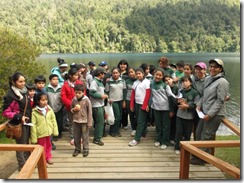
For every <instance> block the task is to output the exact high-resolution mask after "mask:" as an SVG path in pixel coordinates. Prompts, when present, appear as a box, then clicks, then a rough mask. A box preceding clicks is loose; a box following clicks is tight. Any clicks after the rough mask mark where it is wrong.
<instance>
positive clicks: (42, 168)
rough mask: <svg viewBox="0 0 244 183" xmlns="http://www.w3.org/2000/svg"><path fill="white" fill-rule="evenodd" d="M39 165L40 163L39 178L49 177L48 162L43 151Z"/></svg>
mask: <svg viewBox="0 0 244 183" xmlns="http://www.w3.org/2000/svg"><path fill="white" fill-rule="evenodd" d="M37 165H38V175H39V178H40V179H48V174H47V164H46V158H45V154H44V153H42V155H41V157H40V159H39V161H38V164H37Z"/></svg>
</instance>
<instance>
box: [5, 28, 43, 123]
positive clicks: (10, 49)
mask: <svg viewBox="0 0 244 183" xmlns="http://www.w3.org/2000/svg"><path fill="white" fill-rule="evenodd" d="M40 53H41V52H40V49H39V48H38V47H37V46H36V45H35V44H33V43H32V42H31V41H29V40H28V39H26V38H25V37H21V36H19V35H18V34H16V33H14V32H12V31H10V30H7V29H6V28H1V27H0V65H1V67H0V76H1V78H0V86H1V88H0V106H1V111H2V96H4V95H5V93H6V92H7V90H8V89H9V84H8V81H9V77H10V76H11V75H12V74H13V73H15V72H16V71H19V72H21V73H23V74H24V75H25V76H26V79H27V82H28V81H29V82H31V81H34V77H36V75H37V73H39V74H43V75H45V74H46V69H45V68H44V65H42V64H40V63H37V62H36V61H35V59H36V57H37V56H39V55H40ZM2 120H3V119H2V118H1V117H0V121H2Z"/></svg>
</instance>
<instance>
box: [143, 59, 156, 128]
mask: <svg viewBox="0 0 244 183" xmlns="http://www.w3.org/2000/svg"><path fill="white" fill-rule="evenodd" d="M140 67H141V68H142V69H143V71H144V73H145V78H147V79H148V80H149V81H150V83H151V82H152V81H153V75H152V74H151V73H150V68H149V65H148V64H146V63H143V64H141V66H140ZM153 118H154V117H153V112H152V110H151V108H150V107H149V113H148V116H147V126H151V125H152V126H154V125H155V124H154V119H153Z"/></svg>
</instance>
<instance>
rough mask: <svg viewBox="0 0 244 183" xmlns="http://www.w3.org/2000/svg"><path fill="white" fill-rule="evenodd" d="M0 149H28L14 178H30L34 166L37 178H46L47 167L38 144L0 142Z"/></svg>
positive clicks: (3, 127)
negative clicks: (27, 156)
mask: <svg viewBox="0 0 244 183" xmlns="http://www.w3.org/2000/svg"><path fill="white" fill-rule="evenodd" d="M6 124H7V122H5V123H3V124H1V125H0V131H2V130H4V129H5V127H6ZM0 151H30V152H31V154H30V157H29V158H28V160H27V161H26V163H25V165H24V166H23V168H22V169H21V171H20V172H19V174H18V176H17V177H16V179H30V178H31V175H32V174H33V172H34V170H35V168H36V166H37V167H38V175H39V179H47V178H48V175H47V167H46V159H45V154H44V148H43V147H42V146H40V145H24V144H0Z"/></svg>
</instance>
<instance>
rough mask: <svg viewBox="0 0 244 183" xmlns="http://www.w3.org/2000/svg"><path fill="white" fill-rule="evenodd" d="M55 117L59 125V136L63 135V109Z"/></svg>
mask: <svg viewBox="0 0 244 183" xmlns="http://www.w3.org/2000/svg"><path fill="white" fill-rule="evenodd" d="M54 114H55V117H56V121H57V125H58V134H60V135H61V134H62V132H63V109H60V110H59V111H57V112H55V113H54Z"/></svg>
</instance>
